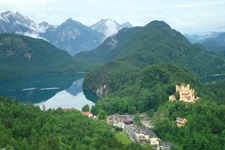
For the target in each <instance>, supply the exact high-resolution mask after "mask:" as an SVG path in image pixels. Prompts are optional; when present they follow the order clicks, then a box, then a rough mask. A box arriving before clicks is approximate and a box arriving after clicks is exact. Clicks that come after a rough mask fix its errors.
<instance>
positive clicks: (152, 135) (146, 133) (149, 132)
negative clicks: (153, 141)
mask: <svg viewBox="0 0 225 150" xmlns="http://www.w3.org/2000/svg"><path fill="white" fill-rule="evenodd" d="M136 131H137V133H143V134H144V135H149V137H150V138H157V135H156V134H155V133H154V132H153V131H151V130H148V129H145V128H142V127H138V128H137V129H136Z"/></svg>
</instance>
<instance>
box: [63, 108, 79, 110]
mask: <svg viewBox="0 0 225 150" xmlns="http://www.w3.org/2000/svg"><path fill="white" fill-rule="evenodd" d="M63 110H76V108H73V107H72V108H64V109H63Z"/></svg>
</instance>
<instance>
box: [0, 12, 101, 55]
mask: <svg viewBox="0 0 225 150" xmlns="http://www.w3.org/2000/svg"><path fill="white" fill-rule="evenodd" d="M0 33H19V34H23V35H27V36H31V37H36V38H37V37H38V38H43V39H47V40H48V41H49V42H51V43H52V44H53V45H55V46H57V47H58V48H60V49H63V50H66V51H67V52H68V53H70V54H71V55H74V54H75V53H78V52H80V51H88V50H91V49H94V48H96V47H97V46H99V45H100V44H101V43H102V41H103V39H104V34H102V33H99V32H96V31H94V30H92V29H90V28H89V27H87V26H85V25H83V24H81V23H79V22H77V21H75V20H72V19H68V20H66V21H65V22H64V23H62V24H61V25H60V26H53V25H50V24H49V23H47V22H42V23H40V24H38V23H35V22H34V21H32V20H31V19H29V18H28V17H24V16H23V15H21V14H20V13H19V12H16V13H13V12H11V11H7V12H4V13H1V15H0Z"/></svg>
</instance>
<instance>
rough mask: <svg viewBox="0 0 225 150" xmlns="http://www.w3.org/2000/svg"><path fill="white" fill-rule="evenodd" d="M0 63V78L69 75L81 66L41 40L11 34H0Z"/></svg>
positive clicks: (64, 53)
mask: <svg viewBox="0 0 225 150" xmlns="http://www.w3.org/2000/svg"><path fill="white" fill-rule="evenodd" d="M59 60H60V61H59ZM0 63H1V66H0V79H12V78H21V77H23V78H24V77H29V76H37V75H49V74H71V73H77V72H78V71H79V70H81V68H80V67H81V63H78V61H76V60H75V59H73V57H71V56H70V55H69V54H68V53H66V52H65V51H63V50H60V49H58V48H56V47H55V46H53V45H52V44H50V43H48V42H46V41H44V40H42V39H34V38H30V37H27V36H23V35H15V34H1V35H0Z"/></svg>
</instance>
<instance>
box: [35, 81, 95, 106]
mask: <svg viewBox="0 0 225 150" xmlns="http://www.w3.org/2000/svg"><path fill="white" fill-rule="evenodd" d="M82 82H83V79H79V80H77V81H75V82H73V84H72V85H71V86H70V87H69V88H68V89H66V90H63V91H60V92H58V93H56V95H54V96H53V97H52V98H50V99H48V100H47V101H44V102H40V103H36V104H35V105H38V106H40V108H43V105H44V106H45V108H46V109H49V108H54V109H56V108H59V107H61V108H76V109H78V110H81V108H82V107H83V106H84V105H86V104H88V105H89V106H90V107H91V106H93V105H94V103H93V102H92V101H90V100H88V99H87V98H86V97H85V95H84V93H83V90H82Z"/></svg>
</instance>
